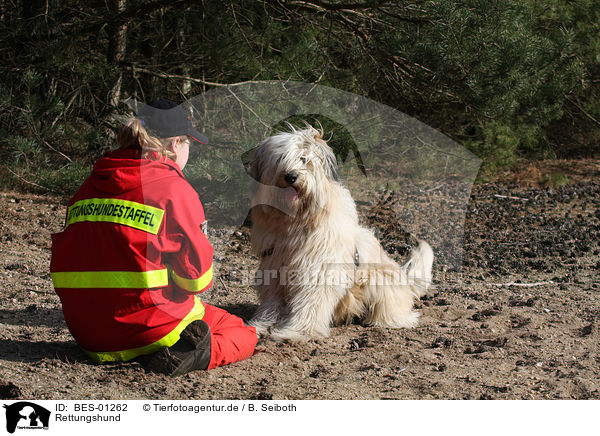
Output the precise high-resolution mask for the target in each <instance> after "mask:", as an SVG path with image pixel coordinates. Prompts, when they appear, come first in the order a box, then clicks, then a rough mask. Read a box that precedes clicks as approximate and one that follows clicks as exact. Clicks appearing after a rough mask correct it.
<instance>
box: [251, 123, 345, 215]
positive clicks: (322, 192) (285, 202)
mask: <svg viewBox="0 0 600 436" xmlns="http://www.w3.org/2000/svg"><path fill="white" fill-rule="evenodd" d="M250 173H251V175H252V177H253V178H254V179H255V180H256V181H258V182H259V184H256V185H255V187H254V189H252V190H251V191H252V192H251V195H252V197H253V203H254V204H267V205H269V206H272V207H274V208H276V209H278V210H279V211H281V212H284V213H286V214H287V215H290V216H294V215H295V214H296V213H298V212H299V211H301V210H303V209H308V208H322V207H324V206H325V203H326V201H327V192H328V188H329V185H330V184H331V183H332V182H334V181H336V180H337V177H338V176H337V163H336V160H335V154H334V153H333V150H331V148H330V147H329V146H328V145H327V143H326V142H325V141H324V140H323V139H322V133H321V132H319V131H318V130H316V129H314V128H313V127H310V126H309V127H307V128H306V129H303V130H295V129H293V128H292V132H290V133H288V132H282V133H278V134H276V135H274V136H270V137H268V138H267V139H265V140H264V141H263V142H262V143H261V145H260V146H259V147H258V148H257V149H255V150H254V151H253V152H252V154H251V156H250ZM273 187H275V189H274V188H273Z"/></svg>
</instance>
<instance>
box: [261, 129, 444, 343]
mask: <svg viewBox="0 0 600 436" xmlns="http://www.w3.org/2000/svg"><path fill="white" fill-rule="evenodd" d="M290 128H291V132H290V133H287V132H286V133H278V134H276V135H274V136H271V137H269V138H267V139H265V140H264V141H263V142H262V144H261V145H260V146H259V147H258V148H256V149H254V150H253V152H252V153H251V154H250V158H249V163H250V168H249V169H250V172H251V175H252V176H253V178H254V179H255V181H256V182H254V183H253V184H252V187H251V190H250V191H251V199H252V206H253V207H252V212H251V218H252V236H251V240H252V246H253V249H254V251H255V253H256V254H257V255H258V256H260V257H261V259H262V261H261V264H260V267H259V271H258V272H257V281H258V292H259V297H260V301H261V304H260V306H259V308H258V309H257V311H256V314H255V315H254V317H253V319H252V320H251V321H250V324H251V325H253V326H254V327H256V329H257V331H258V332H259V334H260V335H263V336H267V335H269V336H270V337H271V338H273V339H275V340H307V339H311V338H318V337H325V336H328V335H329V329H330V326H331V325H332V324H339V323H343V322H351V321H352V320H353V319H355V318H359V319H361V320H363V321H364V322H365V323H366V324H368V325H375V326H382V327H412V326H414V325H416V324H417V320H418V317H419V314H418V313H417V312H415V311H414V310H413V302H414V300H415V299H416V298H419V297H421V296H423V295H424V294H425V292H426V290H427V287H428V286H429V284H430V282H431V266H432V263H433V252H432V250H431V248H430V247H429V245H428V244H427V243H425V242H422V241H421V242H420V243H419V246H418V247H417V248H416V249H415V250H413V252H412V254H411V259H410V260H409V261H408V262H407V264H406V265H404V267H400V266H399V265H398V264H397V263H396V262H394V261H393V260H392V259H391V258H390V257H389V256H388V255H387V254H386V253H385V252H384V250H383V249H382V247H381V245H380V244H379V242H378V241H377V239H376V238H375V236H374V235H373V232H372V231H371V230H369V229H366V228H364V227H361V226H360V225H359V222H358V215H357V212H356V206H355V204H354V200H353V199H352V197H351V195H350V192H349V191H348V190H347V189H346V188H345V187H344V186H342V184H341V183H340V182H339V181H338V176H337V164H336V159H335V155H334V153H333V151H332V150H331V148H330V147H329V146H328V145H327V143H326V142H325V141H324V140H323V139H322V137H323V134H322V132H319V131H317V130H316V129H314V128H312V127H310V126H308V127H307V128H306V129H304V130H296V129H294V128H293V127H291V126H290Z"/></svg>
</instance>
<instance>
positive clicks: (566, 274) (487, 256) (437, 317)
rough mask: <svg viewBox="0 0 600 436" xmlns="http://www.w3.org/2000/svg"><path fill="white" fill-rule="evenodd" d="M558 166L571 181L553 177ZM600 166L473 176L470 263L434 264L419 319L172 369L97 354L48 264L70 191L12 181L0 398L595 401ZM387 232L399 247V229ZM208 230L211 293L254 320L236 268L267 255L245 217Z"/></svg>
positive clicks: (1, 276) (599, 339)
mask: <svg viewBox="0 0 600 436" xmlns="http://www.w3.org/2000/svg"><path fill="white" fill-rule="evenodd" d="M544 165H545V166H544ZM552 171H554V172H559V173H560V174H564V175H566V176H567V179H565V178H564V177H561V178H560V179H559V180H560V181H565V180H566V181H568V182H569V184H567V185H564V186H561V187H557V186H554V187H550V186H545V185H546V184H548V183H551V182H552V180H550V179H549V178H548V177H544V174H546V173H548V172H550V173H551V172H552ZM599 175H600V161H597V160H587V161H575V162H568V161H562V162H550V163H545V164H535V165H530V166H528V167H526V168H524V169H523V171H521V172H517V173H514V172H513V173H509V174H508V173H507V174H505V175H503V181H497V182H494V183H488V184H481V185H477V186H475V187H474V189H473V191H472V194H471V198H470V202H469V208H468V213H467V221H466V230H465V241H464V246H465V250H466V252H465V259H464V268H463V270H462V273H461V274H458V273H455V272H443V271H440V270H439V268H437V269H436V289H435V290H434V292H433V293H432V295H431V296H429V297H426V298H424V299H423V300H422V301H421V302H419V304H418V310H419V311H420V313H421V314H422V316H421V321H420V324H419V326H418V327H416V328H413V329H410V330H406V329H402V330H393V329H384V328H373V327H366V326H362V325H360V324H353V325H350V326H344V327H336V328H334V329H333V330H332V333H331V336H330V337H329V338H326V339H323V340H318V341H310V342H306V343H301V344H290V343H275V342H272V341H265V342H264V343H263V344H262V345H263V347H264V351H263V352H261V353H259V354H257V355H255V356H254V357H252V358H251V359H249V360H246V361H243V362H239V363H236V364H233V365H230V366H227V367H223V368H218V369H215V370H212V371H208V372H195V373H191V374H187V375H185V376H182V377H179V378H176V379H172V378H168V377H165V376H162V375H156V374H152V373H146V372H145V371H144V370H143V369H142V368H141V367H140V366H139V365H138V364H137V363H122V364H114V365H103V366H97V365H94V364H92V363H91V362H90V361H89V360H88V359H87V358H86V356H85V355H84V354H83V353H82V352H81V351H80V350H79V348H78V347H77V345H76V344H75V342H74V341H73V339H72V338H71V336H70V334H69V331H68V329H67V327H66V325H65V323H64V320H63V318H62V312H61V307H60V301H59V299H58V297H57V296H56V295H55V294H54V292H53V288H52V283H51V280H50V275H49V261H50V234H51V233H52V232H56V231H59V230H60V228H61V225H62V220H63V216H64V205H65V200H64V199H60V198H54V197H42V196H36V195H30V194H19V193H14V192H7V193H2V194H1V196H0V220H1V221H0V283H1V285H0V398H2V399H17V398H30V399H215V400H218V399H437V398H440V399H551V398H562V399H591V398H593V399H599V398H600V369H599V367H600V357H599V356H600V350H599V348H600V331H599V322H600V321H599V319H598V317H599V315H600V281H599V280H598V273H597V272H596V270H597V269H598V267H599V266H600V249H599V245H598V241H599V240H600V184H599ZM363 218H364V220H365V221H366V222H368V223H369V224H370V225H372V226H374V227H381V228H382V229H383V230H385V229H384V227H385V226H386V225H388V224H389V222H388V221H386V220H384V218H381V219H380V218H379V217H378V216H377V215H376V214H375V215H373V214H371V216H369V217H363ZM382 234H383V235H384V238H385V240H383V241H382V243H383V244H384V246H385V247H386V249H388V250H389V251H391V252H392V255H394V256H396V257H400V254H401V253H402V250H401V249H400V248H402V247H401V244H402V241H400V240H399V239H398V240H396V239H395V238H396V235H395V234H394V232H386V231H383V232H382ZM210 237H211V242H213V244H214V245H215V249H216V251H215V265H216V269H217V274H218V277H219V278H218V279H216V281H215V286H214V288H213V289H212V290H211V291H209V293H207V294H206V295H205V296H204V299H205V301H207V302H210V303H212V304H216V305H219V306H222V307H224V308H226V309H228V310H230V311H231V312H233V313H235V314H237V315H239V316H241V317H243V318H245V319H248V318H249V317H250V316H251V315H252V313H253V311H254V310H255V308H256V304H257V299H256V296H255V293H254V291H253V290H252V289H251V288H250V287H248V286H246V285H244V284H243V283H242V282H241V281H240V280H239V274H237V273H239V272H240V271H241V270H251V269H253V268H255V267H256V265H257V260H256V259H255V258H254V257H253V256H252V255H251V254H250V252H249V247H248V229H247V228H241V229H233V228H213V229H211V234H210ZM394 247H395V249H394ZM398 260H400V259H398Z"/></svg>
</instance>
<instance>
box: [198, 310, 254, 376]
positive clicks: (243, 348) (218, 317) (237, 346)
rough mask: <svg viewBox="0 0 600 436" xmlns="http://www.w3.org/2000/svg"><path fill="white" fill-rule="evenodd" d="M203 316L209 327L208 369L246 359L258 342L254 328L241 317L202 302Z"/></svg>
mask: <svg viewBox="0 0 600 436" xmlns="http://www.w3.org/2000/svg"><path fill="white" fill-rule="evenodd" d="M202 304H203V305H204V308H205V310H206V311H205V313H204V318H202V319H203V320H204V321H205V322H206V323H207V324H208V326H209V327H210V333H211V338H210V363H209V364H208V369H213V368H216V367H218V366H223V365H228V364H230V363H233V362H239V361H240V360H244V359H247V358H248V357H250V356H252V354H253V353H254V348H255V347H256V343H257V342H258V338H257V336H256V329H255V328H254V327H250V326H247V325H246V324H244V321H242V319H241V318H238V317H237V316H235V315H232V314H231V313H229V312H227V311H225V310H223V309H219V308H218V307H215V306H211V305H210V304H206V303H204V302H202Z"/></svg>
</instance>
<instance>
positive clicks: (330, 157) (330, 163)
mask: <svg viewBox="0 0 600 436" xmlns="http://www.w3.org/2000/svg"><path fill="white" fill-rule="evenodd" d="M325 165H326V166H327V171H328V172H329V176H330V177H331V178H332V179H333V180H335V181H336V182H338V181H339V180H340V175H339V173H338V164H337V160H336V159H335V154H334V153H333V152H332V153H327V155H326V157H325Z"/></svg>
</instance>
